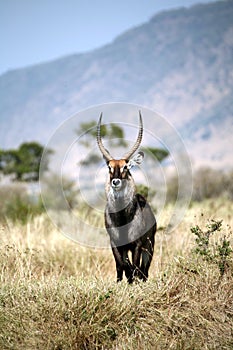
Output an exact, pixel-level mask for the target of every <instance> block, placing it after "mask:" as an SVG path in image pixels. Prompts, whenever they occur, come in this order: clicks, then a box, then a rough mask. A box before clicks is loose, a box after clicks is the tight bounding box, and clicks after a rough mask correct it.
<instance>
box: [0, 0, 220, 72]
mask: <svg viewBox="0 0 233 350" xmlns="http://www.w3.org/2000/svg"><path fill="white" fill-rule="evenodd" d="M211 1H212V2H213V1H215V0H168V1H166V0H118V1H109V0H96V1H95V0H92V1H90V0H83V1H81V0H0V43H1V46H0V50H1V55H0V74H2V73H4V72H5V71H7V70H9V69H14V68H18V67H24V66H27V65H32V64H35V63H39V62H45V61H48V60H51V59H55V58H59V57H61V56H65V55H69V54H72V53H78V52H84V51H88V50H92V49H94V48H97V47H100V46H102V45H104V44H107V43H109V42H111V41H112V40H113V39H114V38H115V37H116V36H117V35H119V34H122V32H124V31H125V30H127V29H130V28H132V27H133V26H137V25H139V24H142V23H143V22H146V21H148V20H149V19H150V18H151V17H152V16H153V15H154V14H155V13H157V12H159V11H161V10H164V9H170V8H176V7H181V6H187V7H188V6H190V5H192V4H196V3H200V2H201V3H207V2H211Z"/></svg>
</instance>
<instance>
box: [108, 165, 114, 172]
mask: <svg viewBox="0 0 233 350" xmlns="http://www.w3.org/2000/svg"><path fill="white" fill-rule="evenodd" d="M108 169H109V171H110V173H113V167H111V165H108Z"/></svg>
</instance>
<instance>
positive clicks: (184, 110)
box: [0, 0, 233, 167]
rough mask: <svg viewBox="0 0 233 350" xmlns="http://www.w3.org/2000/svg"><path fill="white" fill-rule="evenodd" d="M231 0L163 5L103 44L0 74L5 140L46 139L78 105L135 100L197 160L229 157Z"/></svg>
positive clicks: (6, 143) (225, 162) (221, 161)
mask: <svg viewBox="0 0 233 350" xmlns="http://www.w3.org/2000/svg"><path fill="white" fill-rule="evenodd" d="M232 19H233V1H232V0H228V1H218V2H216V3H211V4H207V5H197V6H193V7H191V8H188V9H187V8H181V9H177V10H173V11H166V12H163V13H160V14H158V15H156V16H154V17H153V18H151V20H150V21H148V22H147V23H144V24H142V25H141V26H139V27H136V28H133V29H130V30H129V31H127V32H126V33H123V34H122V35H121V36H119V37H117V38H116V39H115V40H114V41H113V42H112V43H109V44H108V45H106V46H104V47H101V48H99V49H97V50H94V51H91V52H87V53H83V54H76V55H72V56H68V57H63V58H61V59H58V60H56V61H53V62H48V63H43V64H40V65H36V66H31V67H27V68H24V69H19V70H14V71H9V72H6V73H5V74H3V75H2V76H0V120H1V129H0V140H1V141H0V147H2V148H5V147H13V146H17V145H19V143H21V142H22V141H25V140H28V141H29V140H38V141H40V142H42V143H47V141H48V139H49V136H50V135H51V134H52V133H53V131H54V130H55V129H56V127H57V126H58V125H59V124H60V123H61V122H62V121H64V120H65V119H66V118H68V117H70V116H71V115H73V114H74V113H76V112H78V111H80V110H81V109H83V108H87V107H89V106H92V105H95V104H100V103H106V102H114V101H115V102H118V101H122V102H131V103H136V104H139V105H145V106H147V107H149V108H152V109H155V110H156V111H158V112H160V113H162V114H163V115H164V116H165V117H166V118H167V119H168V120H169V121H170V122H171V123H173V125H174V126H175V127H176V128H177V129H178V130H179V132H180V134H181V136H182V137H183V138H184V141H185V143H186V145H187V147H188V150H189V152H190V155H191V157H192V159H193V161H194V164H201V163H202V164H203V163H205V164H211V165H213V166H220V167H225V166H229V165H230V161H231V149H230V146H231V140H232V131H233V123H232V112H233V101H232V95H233V64H232V63H233V21H232Z"/></svg>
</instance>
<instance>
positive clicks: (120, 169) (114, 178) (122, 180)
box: [97, 111, 144, 193]
mask: <svg viewBox="0 0 233 350" xmlns="http://www.w3.org/2000/svg"><path fill="white" fill-rule="evenodd" d="M101 121H102V113H101V115H100V118H99V122H98V125H97V144H98V146H99V149H100V151H101V153H102V154H103V157H104V159H105V161H106V164H107V166H108V169H109V181H108V186H110V188H111V189H112V190H113V191H114V192H115V193H116V192H120V191H121V190H122V189H124V188H125V187H126V186H127V184H128V183H131V187H133V189H134V181H133V179H132V176H131V173H130V169H131V168H132V167H133V166H135V165H138V164H141V162H142V161H143V158H144V153H143V152H138V153H137V154H136V155H134V153H135V152H136V151H137V149H138V148H139V146H140V144H141V141H142V134H143V124H142V116H141V113H140V111H139V131H138V137H137V140H136V142H135V144H134V145H133V147H132V148H131V149H130V151H129V152H127V153H126V154H125V155H124V156H123V157H122V158H121V159H114V158H113V157H112V156H111V154H110V153H109V151H108V150H107V149H106V148H105V147H104V145H103V143H102V139H101V135H100V129H101ZM127 180H128V181H127Z"/></svg>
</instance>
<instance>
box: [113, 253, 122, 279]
mask: <svg viewBox="0 0 233 350" xmlns="http://www.w3.org/2000/svg"><path fill="white" fill-rule="evenodd" d="M112 252H113V256H114V258H115V262H116V271H117V282H120V281H122V278H123V271H124V263H123V260H122V257H121V254H120V252H119V250H118V248H117V247H112Z"/></svg>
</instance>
